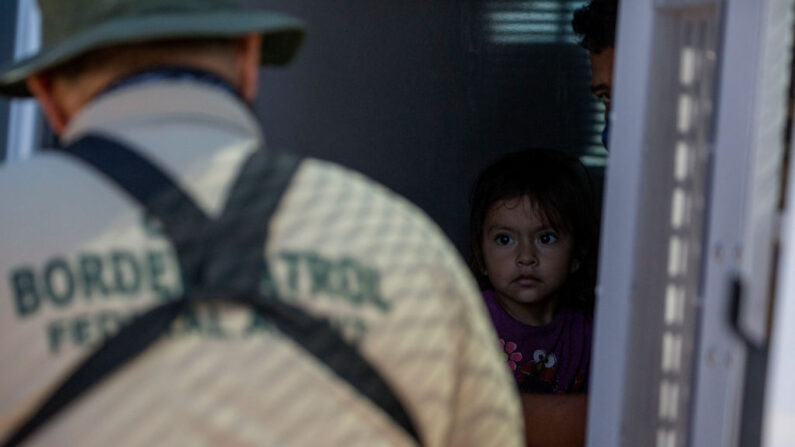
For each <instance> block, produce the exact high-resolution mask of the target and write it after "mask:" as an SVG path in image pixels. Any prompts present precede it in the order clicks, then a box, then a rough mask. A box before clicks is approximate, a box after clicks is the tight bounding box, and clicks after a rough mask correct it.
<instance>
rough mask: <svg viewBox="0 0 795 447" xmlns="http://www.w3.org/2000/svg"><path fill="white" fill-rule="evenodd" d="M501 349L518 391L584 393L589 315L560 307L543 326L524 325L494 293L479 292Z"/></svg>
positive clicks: (589, 327)
mask: <svg viewBox="0 0 795 447" xmlns="http://www.w3.org/2000/svg"><path fill="white" fill-rule="evenodd" d="M483 300H484V301H485V302H486V307H487V308H488V309H489V314H490V315H491V321H492V322H493V323H494V327H495V329H497V336H498V337H499V340H500V345H501V349H502V351H503V353H504V355H505V360H506V361H507V362H508V367H509V368H510V369H511V372H512V373H513V376H514V378H515V379H516V383H517V384H518V385H519V391H521V392H523V393H584V392H586V391H587V388H588V371H589V366H590V362H591V328H592V325H593V324H592V321H591V318H590V317H589V316H588V315H586V314H585V313H584V312H582V311H580V310H577V309H572V308H560V309H558V310H557V311H556V312H555V316H554V317H553V318H552V321H551V322H550V323H549V324H547V325H545V326H528V325H526V324H524V323H522V322H520V321H518V320H516V319H515V318H513V317H512V316H510V315H509V314H508V312H506V311H505V309H503V308H502V306H500V304H499V303H498V302H497V300H496V298H495V297H494V292H493V291H491V290H487V291H485V292H483Z"/></svg>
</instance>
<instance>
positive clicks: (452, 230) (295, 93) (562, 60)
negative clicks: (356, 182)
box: [249, 0, 606, 253]
mask: <svg viewBox="0 0 795 447" xmlns="http://www.w3.org/2000/svg"><path fill="white" fill-rule="evenodd" d="M249 3H250V4H259V3H262V4H263V5H264V4H265V2H262V1H260V0H250V1H249ZM583 3H584V2H583V1H566V0H554V1H541V0H522V1H519V0H513V1H512V0H503V1H486V0H438V1H433V2H429V1H427V0H403V1H379V2H362V1H356V0H341V1H335V2H316V1H310V0H270V1H268V2H267V6H269V7H272V8H275V9H277V10H281V11H285V12H289V13H292V14H294V15H296V16H299V17H301V18H302V19H304V20H305V21H306V22H307V29H308V33H307V36H306V40H305V44H304V47H303V49H302V51H301V53H300V54H299V55H298V57H297V58H296V60H295V61H294V63H293V64H292V65H291V66H290V67H288V68H286V69H270V70H264V71H263V72H262V85H261V91H260V96H259V100H258V102H257V104H256V110H257V113H258V115H259V117H260V119H261V121H262V123H263V125H264V128H265V133H266V136H267V140H268V144H269V146H270V147H274V148H279V149H285V150H289V151H291V152H295V153H298V154H302V155H307V156H313V157H318V158H321V159H327V160H332V161H335V162H339V163H342V164H343V165H346V166H350V167H352V168H354V169H356V170H359V171H361V172H363V173H365V174H367V175H369V176H371V177H372V178H374V179H376V180H378V181H380V182H382V183H383V184H385V185H386V186H387V187H389V188H390V189H392V190H394V191H396V192H398V193H400V194H402V195H404V196H405V197H407V198H408V199H409V200H411V201H412V202H414V203H416V204H418V205H419V206H420V207H421V208H423V209H424V210H425V211H426V212H427V213H428V214H429V215H430V216H431V217H432V218H433V219H434V220H435V221H436V222H437V223H438V224H439V225H440V226H441V228H442V229H443V230H444V231H445V232H446V233H447V235H448V236H449V237H450V238H451V239H452V240H453V242H454V243H455V244H456V246H457V247H458V248H459V250H461V251H462V252H463V253H466V252H467V251H468V243H467V239H468V237H467V231H468V230H467V227H468V193H469V188H470V185H471V184H472V182H473V181H474V179H475V177H476V175H477V174H478V172H479V171H480V170H481V169H483V168H484V167H485V166H486V165H487V164H488V163H489V162H490V161H492V160H494V159H495V158H497V157H498V156H500V155H502V154H504V153H507V152H510V151H515V150H519V149H524V148H527V147H545V146H546V147H556V148H562V149H565V150H567V151H570V152H571V153H573V154H576V155H578V156H580V157H581V160H583V161H584V162H585V163H586V164H587V165H588V166H589V167H590V170H591V172H592V177H593V178H594V179H595V183H596V185H597V188H600V185H601V178H602V170H603V166H604V159H605V155H606V152H605V150H604V149H603V148H602V145H601V142H600V133H601V129H602V123H603V117H602V111H601V105H599V104H597V103H596V101H594V100H593V99H592V98H591V95H590V91H589V76H590V75H589V68H588V58H587V55H586V53H585V51H584V50H583V49H581V48H580V47H579V46H578V45H577V44H576V40H575V38H574V36H573V35H572V33H571V26H570V22H571V15H572V12H573V10H574V9H576V8H577V7H579V6H581V5H582V4H583ZM600 195H601V192H598V193H597V194H596V196H597V197H600Z"/></svg>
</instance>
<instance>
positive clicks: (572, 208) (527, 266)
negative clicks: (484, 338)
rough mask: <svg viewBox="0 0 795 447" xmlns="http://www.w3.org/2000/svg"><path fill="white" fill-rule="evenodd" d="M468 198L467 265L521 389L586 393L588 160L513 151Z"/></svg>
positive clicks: (590, 246)
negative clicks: (480, 289) (470, 207)
mask: <svg viewBox="0 0 795 447" xmlns="http://www.w3.org/2000/svg"><path fill="white" fill-rule="evenodd" d="M471 201H472V214H471V216H470V237H471V239H470V244H471V248H472V256H471V260H470V265H471V267H472V270H473V272H474V273H475V275H476V277H477V278H478V281H479V283H480V286H481V288H482V290H484V292H483V299H484V300H485V302H486V306H487V307H488V310H489V313H490V314H491V319H492V321H493V322H494V326H495V328H496V329H497V334H498V337H499V342H500V345H501V346H502V348H503V350H504V352H505V358H506V360H507V362H508V367H509V368H510V369H511V371H512V372H513V374H514V377H515V378H516V382H517V384H518V386H519V390H520V391H521V392H525V393H583V392H585V391H586V387H587V385H588V366H589V363H590V350H591V326H592V324H591V321H592V320H591V311H592V306H593V288H594V277H595V264H596V263H595V251H596V250H595V245H596V232H597V229H596V223H595V222H596V221H595V218H594V213H593V206H594V205H593V202H592V201H591V196H590V188H589V182H588V178H587V174H586V172H585V169H584V167H583V166H582V165H581V164H580V163H579V161H577V160H576V159H573V158H570V157H568V156H566V155H565V154H563V153H561V152H557V151H552V150H543V149H534V150H526V151H522V152H517V153H513V154H509V155H507V156H505V157H503V158H502V159H500V160H498V161H497V162H496V163H494V164H493V165H491V166H489V167H488V168H487V169H486V170H485V171H483V172H482V173H481V175H480V177H478V179H477V181H476V183H475V185H474V188H473V190H472V196H471Z"/></svg>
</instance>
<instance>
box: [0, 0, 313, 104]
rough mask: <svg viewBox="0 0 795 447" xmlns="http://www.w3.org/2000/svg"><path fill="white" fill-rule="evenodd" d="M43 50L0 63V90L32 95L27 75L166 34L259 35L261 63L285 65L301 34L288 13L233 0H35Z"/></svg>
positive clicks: (297, 22) (300, 27)
mask: <svg viewBox="0 0 795 447" xmlns="http://www.w3.org/2000/svg"><path fill="white" fill-rule="evenodd" d="M38 3H39V7H40V11H41V29H42V37H41V49H40V50H39V51H38V52H37V53H36V54H33V55H31V56H30V57H26V58H23V59H20V60H17V61H14V62H13V63H11V64H8V65H6V66H4V67H2V68H0V95H8V96H30V92H29V91H28V89H27V87H26V86H25V78H27V77H28V76H30V75H31V74H34V73H36V72H39V71H42V70H46V69H48V68H52V67H54V66H57V65H59V64H62V63H64V62H67V61H69V60H71V59H73V58H75V57H77V56H81V55H83V54H85V53H87V52H89V51H92V50H96V49H99V48H103V47H108V46H113V45H119V44H127V43H137V42H147V41H153V40H164V39H184V38H194V37H195V38H215V37H236V36H243V35H246V34H250V33H259V34H262V35H263V42H262V65H285V64H287V63H288V62H289V61H290V59H291V58H292V57H293V55H294V54H295V53H296V51H297V50H298V47H299V46H300V44H301V40H302V39H303V23H302V22H301V21H300V20H298V19H296V18H294V17H292V16H289V15H285V14H280V13H277V12H273V11H268V10H257V9H250V8H245V9H244V8H242V7H241V6H239V5H237V4H236V2H235V1H234V0H38Z"/></svg>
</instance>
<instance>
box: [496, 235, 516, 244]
mask: <svg viewBox="0 0 795 447" xmlns="http://www.w3.org/2000/svg"><path fill="white" fill-rule="evenodd" d="M494 242H496V243H497V245H508V244H510V243H511V242H513V238H512V237H510V236H508V235H507V234H498V235H497V237H495V238H494Z"/></svg>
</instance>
